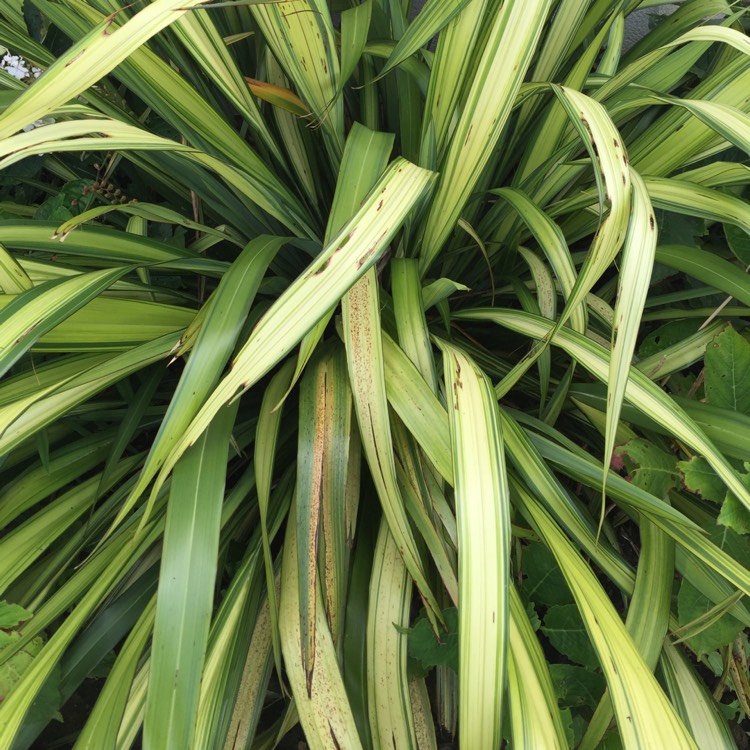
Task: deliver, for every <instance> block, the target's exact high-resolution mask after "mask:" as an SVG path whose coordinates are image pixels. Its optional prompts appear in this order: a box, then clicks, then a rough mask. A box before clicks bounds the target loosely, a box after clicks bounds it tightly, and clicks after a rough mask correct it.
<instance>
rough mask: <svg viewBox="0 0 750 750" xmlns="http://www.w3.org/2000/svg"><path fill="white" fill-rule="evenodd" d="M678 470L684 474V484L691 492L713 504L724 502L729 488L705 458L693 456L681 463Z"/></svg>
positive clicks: (678, 464)
mask: <svg viewBox="0 0 750 750" xmlns="http://www.w3.org/2000/svg"><path fill="white" fill-rule="evenodd" d="M677 468H678V469H679V470H680V471H681V472H682V481H683V484H684V485H685V488H686V489H688V490H690V492H694V493H695V494H696V495H698V497H702V498H703V499H704V500H710V501H711V502H713V503H721V502H723V501H724V498H725V497H726V494H727V488H726V486H725V485H724V482H722V481H721V479H719V477H718V476H717V475H716V472H715V471H714V470H713V469H712V468H711V467H710V466H709V464H708V461H706V459H705V458H703V457H702V456H693V457H692V458H691V459H690V460H689V461H679V462H678V463H677Z"/></svg>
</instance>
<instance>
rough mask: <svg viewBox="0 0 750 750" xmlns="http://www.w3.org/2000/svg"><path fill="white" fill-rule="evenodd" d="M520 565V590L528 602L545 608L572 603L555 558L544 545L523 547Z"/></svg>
mask: <svg viewBox="0 0 750 750" xmlns="http://www.w3.org/2000/svg"><path fill="white" fill-rule="evenodd" d="M521 565H522V573H523V576H524V581H523V589H522V590H523V593H524V594H525V595H526V596H527V597H528V599H529V601H531V602H534V603H535V604H539V605H543V606H545V607H549V606H552V605H554V604H570V603H571V602H572V601H573V595H572V594H571V593H570V589H569V588H568V586H567V584H566V583H565V578H564V577H563V574H562V573H561V572H560V568H559V567H558V566H557V563H556V562H555V558H554V557H553V555H552V553H551V552H550V551H549V549H547V547H546V546H545V545H544V544H541V543H540V542H535V543H533V544H529V545H528V546H527V547H524V550H523V559H522V562H521Z"/></svg>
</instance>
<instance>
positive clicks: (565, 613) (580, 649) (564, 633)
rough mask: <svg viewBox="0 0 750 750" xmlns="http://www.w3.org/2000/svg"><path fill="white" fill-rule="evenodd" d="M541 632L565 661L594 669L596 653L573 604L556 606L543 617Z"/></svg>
mask: <svg viewBox="0 0 750 750" xmlns="http://www.w3.org/2000/svg"><path fill="white" fill-rule="evenodd" d="M541 631H542V632H543V633H544V635H546V636H547V638H548V639H549V642H550V643H551V644H552V645H553V646H554V648H556V649H557V651H558V652H559V653H560V654H562V655H563V656H564V657H565V658H566V659H567V660H569V661H572V662H574V663H576V664H580V665H582V666H584V667H586V668H587V669H592V670H593V669H596V666H597V664H598V662H597V658H596V652H595V651H594V649H593V647H592V645H591V641H590V640H589V638H588V635H587V633H586V629H585V628H584V625H583V620H582V619H581V615H580V614H579V612H578V607H577V606H576V605H575V604H556V605H554V606H552V607H550V608H549V609H548V610H547V613H546V614H545V615H544V620H543V623H542V627H541Z"/></svg>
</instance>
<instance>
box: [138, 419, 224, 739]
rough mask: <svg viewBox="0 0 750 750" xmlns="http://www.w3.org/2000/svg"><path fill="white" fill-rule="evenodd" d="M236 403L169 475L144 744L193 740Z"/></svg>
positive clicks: (211, 607) (144, 725)
mask: <svg viewBox="0 0 750 750" xmlns="http://www.w3.org/2000/svg"><path fill="white" fill-rule="evenodd" d="M237 406H238V404H235V405H234V406H232V407H229V408H227V409H225V410H224V411H222V412H219V414H217V416H216V419H215V420H214V421H213V422H212V423H211V426H210V427H209V429H208V430H206V432H205V433H204V434H203V436H202V437H201V439H200V440H199V441H198V442H197V443H196V444H195V445H194V446H193V447H192V449H191V450H190V451H188V452H186V453H185V455H184V456H183V457H182V459H181V460H180V462H179V463H178V464H177V466H176V467H175V472H174V476H173V478H172V486H171V491H170V496H169V504H168V506H167V522H166V528H165V531H164V544H163V551H162V562H161V572H160V576H159V590H158V592H157V598H156V619H155V621H154V638H153V644H152V646H151V674H150V678H149V685H148V695H147V698H146V715H145V718H144V723H143V744H144V747H146V748H165V749H166V748H185V747H190V746H191V744H192V739H193V735H194V732H195V718H196V716H195V715H196V709H197V707H198V698H199V689H200V677H201V673H202V671H203V662H204V659H205V653H206V644H207V641H208V628H209V623H210V621H211V612H212V609H213V597H214V588H215V586H216V571H217V552H218V547H219V530H220V524H221V506H222V501H223V499H224V483H225V481H226V470H227V469H226V466H227V462H226V456H227V450H228V444H229V438H230V436H231V434H232V427H233V425H234V420H235V417H236V415H237Z"/></svg>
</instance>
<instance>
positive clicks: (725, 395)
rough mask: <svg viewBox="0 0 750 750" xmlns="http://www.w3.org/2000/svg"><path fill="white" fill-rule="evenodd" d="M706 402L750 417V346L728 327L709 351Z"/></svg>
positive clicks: (713, 342) (709, 346) (715, 340)
mask: <svg viewBox="0 0 750 750" xmlns="http://www.w3.org/2000/svg"><path fill="white" fill-rule="evenodd" d="M705 363H706V398H707V400H708V403H709V404H711V405H712V406H719V407H721V408H724V409H732V410H733V411H737V412H740V413H741V414H745V415H748V416H750V344H748V342H747V341H745V339H744V338H742V336H740V335H739V333H737V331H735V330H734V328H732V327H731V326H730V327H727V328H726V329H725V330H723V331H722V332H721V333H720V334H719V335H718V336H717V337H716V338H715V339H714V340H713V341H712V342H711V343H710V344H709V345H708V347H707V348H706V358H705Z"/></svg>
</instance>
